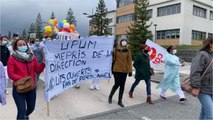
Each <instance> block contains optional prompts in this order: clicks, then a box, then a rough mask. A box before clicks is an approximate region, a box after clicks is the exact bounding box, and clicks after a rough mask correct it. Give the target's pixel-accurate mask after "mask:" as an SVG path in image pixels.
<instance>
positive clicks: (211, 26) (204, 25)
mask: <svg viewBox="0 0 213 120" xmlns="http://www.w3.org/2000/svg"><path fill="white" fill-rule="evenodd" d="M183 1H184V0H183ZM207 1H210V0H206V1H205V2H203V4H201V3H198V2H196V1H194V0H185V2H184V4H185V5H184V6H183V7H184V22H183V28H182V29H183V33H182V36H183V38H184V39H181V41H180V43H181V44H191V39H192V30H196V31H202V32H206V34H207V35H208V33H213V21H212V20H210V19H209V15H210V10H211V11H213V6H212V7H210V6H208V5H210V4H205V3H207ZM199 2H201V1H199ZM193 5H195V6H198V7H202V8H204V9H206V10H207V11H206V13H207V14H206V18H202V17H198V16H195V15H193ZM212 5H213V2H212Z"/></svg>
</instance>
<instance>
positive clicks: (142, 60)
mask: <svg viewBox="0 0 213 120" xmlns="http://www.w3.org/2000/svg"><path fill="white" fill-rule="evenodd" d="M139 49H140V51H141V52H140V53H138V54H137V55H136V57H135V60H134V63H133V66H134V67H135V70H136V74H135V82H134V83H133V84H132V87H131V89H130V91H129V97H130V98H133V91H134V89H135V87H136V86H137V85H138V84H139V82H140V81H141V80H144V81H145V83H146V93H147V99H146V102H147V103H149V104H154V103H153V102H152V100H151V81H150V79H151V74H150V69H151V67H150V59H149V54H148V46H147V45H144V44H141V45H140V48H139Z"/></svg>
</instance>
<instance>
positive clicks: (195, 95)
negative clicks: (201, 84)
mask: <svg viewBox="0 0 213 120" xmlns="http://www.w3.org/2000/svg"><path fill="white" fill-rule="evenodd" d="M199 93H200V89H197V88H194V89H193V90H192V93H191V94H192V96H194V97H197V96H198V95H199Z"/></svg>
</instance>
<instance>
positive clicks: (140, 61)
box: [133, 53, 150, 80]
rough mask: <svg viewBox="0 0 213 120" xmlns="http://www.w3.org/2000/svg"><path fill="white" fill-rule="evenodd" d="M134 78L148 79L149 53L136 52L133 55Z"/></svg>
mask: <svg viewBox="0 0 213 120" xmlns="http://www.w3.org/2000/svg"><path fill="white" fill-rule="evenodd" d="M133 66H134V67H135V70H136V74H135V79H136V80H150V60H149V55H145V54H144V53H138V54H137V56H136V57H135V60H134V64H133Z"/></svg>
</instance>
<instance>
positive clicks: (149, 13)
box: [147, 9, 152, 17]
mask: <svg viewBox="0 0 213 120" xmlns="http://www.w3.org/2000/svg"><path fill="white" fill-rule="evenodd" d="M147 16H149V17H152V9H150V10H147Z"/></svg>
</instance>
